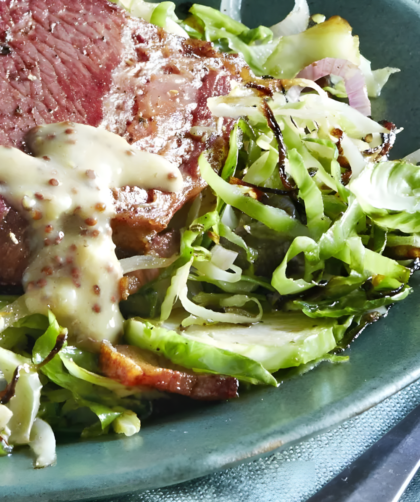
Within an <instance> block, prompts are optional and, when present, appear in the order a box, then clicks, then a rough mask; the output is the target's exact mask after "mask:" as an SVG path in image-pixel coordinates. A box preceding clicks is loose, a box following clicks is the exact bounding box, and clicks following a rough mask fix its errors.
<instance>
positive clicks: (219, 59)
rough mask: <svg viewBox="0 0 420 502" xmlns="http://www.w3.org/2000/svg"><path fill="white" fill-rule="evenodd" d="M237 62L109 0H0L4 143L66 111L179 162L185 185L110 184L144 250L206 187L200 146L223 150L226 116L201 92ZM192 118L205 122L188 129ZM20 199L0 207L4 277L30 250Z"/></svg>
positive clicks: (124, 232)
mask: <svg viewBox="0 0 420 502" xmlns="http://www.w3.org/2000/svg"><path fill="white" fill-rule="evenodd" d="M242 71H245V72H246V71H247V68H246V67H245V66H244V64H243V62H242V60H241V59H240V58H238V57H236V56H226V55H222V54H220V53H218V52H216V51H215V50H214V49H213V47H212V45H211V44H209V43H207V42H201V41H193V40H185V39H182V38H180V37H177V36H174V35H170V34H168V33H166V32H165V31H164V30H162V29H161V28H157V27H155V26H153V25H150V24H148V23H145V22H143V21H141V20H138V19H133V18H131V17H129V16H128V15H126V13H125V12H123V11H122V10H121V9H119V8H117V7H116V6H115V5H113V4H111V3H110V2H108V1H107V0H3V1H1V2H0V74H1V79H0V104H1V106H0V144H1V145H5V146H7V145H10V146H16V147H18V148H22V149H25V148H26V149H28V147H27V145H26V143H25V137H26V135H27V133H28V132H29V131H30V129H31V128H32V127H34V126H36V125H39V124H43V123H53V122H60V121H65V120H69V121H74V122H79V123H84V124H90V125H93V126H100V127H106V128H107V129H109V130H110V131H112V132H115V133H117V134H119V135H121V136H123V137H125V138H126V139H127V140H128V141H129V142H130V143H131V144H132V145H133V146H134V147H136V148H140V149H144V150H147V151H149V152H153V153H158V154H160V155H163V156H165V157H166V158H167V159H169V160H170V161H171V162H174V163H176V164H177V165H178V166H179V167H180V169H181V171H182V173H183V176H184V182H185V183H184V190H183V191H182V192H181V193H177V194H168V193H163V192H160V191H158V190H150V191H148V192H146V191H144V190H142V189H139V188H137V187H125V188H124V187H123V188H116V190H115V193H114V194H115V199H116V207H117V211H118V215H117V217H116V218H115V220H114V221H113V230H114V240H115V242H116V244H117V246H119V247H121V248H123V249H126V250H128V251H130V252H132V253H139V252H140V253H141V252H147V251H148V249H149V247H150V243H151V242H152V240H153V238H154V236H155V235H156V234H157V233H158V232H160V231H161V230H163V229H164V228H165V227H166V226H167V224H168V222H169V220H170V219H171V217H172V216H173V214H174V213H175V212H176V211H177V210H178V209H179V208H180V207H181V206H182V205H183V204H184V203H185V202H186V201H187V200H189V199H190V198H191V197H194V196H195V195H196V194H197V193H199V192H200V191H201V190H202V189H203V187H204V185H205V184H204V182H203V180H202V179H201V178H200V176H199V173H198V167H197V159H198V156H199V154H200V153H201V152H202V151H203V150H204V149H206V148H211V149H212V152H213V155H212V162H213V164H214V167H215V168H217V167H218V166H220V164H221V163H222V161H223V159H224V158H225V155H226V150H227V138H228V134H229V130H230V127H231V124H230V123H229V122H227V121H225V123H219V124H217V126H218V127H216V123H215V121H214V119H213V118H212V117H211V114H210V112H209V110H208V108H207V98H208V97H210V96H215V95H221V94H227V93H228V92H229V90H230V86H231V81H232V80H233V79H238V78H240V75H241V72H242ZM194 126H199V127H204V128H207V129H198V130H197V129H195V130H194V129H193V132H194V134H191V132H190V131H191V128H192V127H194ZM0 181H1V180H0ZM3 205H4V203H3ZM17 211H19V208H12V209H10V208H9V207H6V208H5V209H4V210H3V213H7V215H6V214H5V217H4V218H1V215H0V220H1V226H0V255H1V256H2V263H1V267H0V284H18V283H20V280H21V276H22V271H23V270H24V268H25V266H26V264H27V260H28V257H29V254H30V250H29V245H28V243H29V239H28V230H27V228H26V226H25V224H24V220H22V218H21V217H20V216H19V215H18V214H17Z"/></svg>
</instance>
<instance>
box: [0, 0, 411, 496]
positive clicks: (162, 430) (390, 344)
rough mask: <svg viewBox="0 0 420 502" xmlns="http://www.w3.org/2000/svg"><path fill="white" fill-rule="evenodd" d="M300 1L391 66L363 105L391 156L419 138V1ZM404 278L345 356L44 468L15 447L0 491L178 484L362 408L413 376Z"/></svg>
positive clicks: (274, 6) (103, 441) (67, 447)
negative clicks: (388, 132)
mask: <svg viewBox="0 0 420 502" xmlns="http://www.w3.org/2000/svg"><path fill="white" fill-rule="evenodd" d="M178 3H181V2H179V1H178ZM200 3H207V4H208V5H212V6H215V7H218V4H217V3H216V2H214V3H211V2H210V1H209V0H207V1H204V2H203V1H202V2H200ZM309 5H310V8H311V12H312V13H313V14H314V13H317V12H322V13H324V14H326V15H327V16H331V15H334V14H339V15H341V16H342V17H344V18H346V19H347V20H348V21H349V22H350V24H351V25H352V26H353V30H354V33H356V34H358V35H359V36H360V39H361V51H362V53H363V54H364V55H365V56H366V57H367V58H368V59H370V60H372V62H373V67H374V68H379V67H383V66H394V67H398V68H401V70H402V71H401V73H399V74H397V75H393V76H392V77H391V80H390V82H389V83H388V85H387V86H386V88H385V91H384V93H383V96H382V97H381V98H380V99H378V100H376V101H375V102H374V103H373V116H374V118H375V119H376V120H381V119H387V120H390V121H392V122H394V123H396V124H397V125H398V126H399V127H404V128H405V130H404V132H402V133H401V134H400V135H399V136H398V138H397V143H396V147H395V148H394V152H393V155H392V156H393V157H394V158H397V157H400V156H404V155H406V154H408V153H409V152H411V151H413V150H415V149H417V148H420V127H419V119H420V98H419V94H420V84H419V82H420V51H419V50H418V47H419V45H420V4H419V3H418V2H416V1H414V0H400V1H397V0H371V1H369V2H366V0H363V1H356V0H352V1H351V2H349V1H348V0H326V1H322V0H314V1H309ZM291 7H292V1H291V0H287V1H286V0H259V1H255V0H244V2H243V4H242V20H243V22H244V23H245V24H247V25H248V26H251V27H254V26H256V25H257V23H259V24H265V25H268V26H270V25H271V24H272V23H273V21H277V20H280V19H281V18H282V16H284V15H285V14H286V13H287V12H288V11H289V10H290V9H291ZM411 285H412V286H413V287H414V293H413V294H412V295H411V296H409V298H408V299H407V300H405V301H403V302H402V303H400V304H398V305H396V306H395V307H393V308H392V309H391V311H390V313H389V315H388V317H387V318H386V319H383V320H381V321H380V322H378V323H376V324H375V325H373V326H371V327H369V328H368V329H367V330H366V331H365V332H364V333H363V334H362V335H361V337H360V338H359V339H358V340H356V341H355V342H354V343H353V344H352V347H351V349H350V350H349V351H348V352H349V355H350V356H351V357H350V362H348V363H346V364H341V365H331V364H326V363H324V364H322V365H321V366H319V367H318V368H316V369H315V370H314V371H311V372H309V373H307V374H305V375H303V376H301V377H298V378H295V379H291V380H288V381H286V382H285V383H284V384H283V385H281V386H280V387H279V388H277V389H274V388H259V389H257V390H255V391H253V392H250V393H245V394H243V395H242V396H241V398H240V399H238V400H236V401H232V402H226V403H221V404H217V405H209V406H208V407H202V408H200V409H197V410H194V411H188V412H185V413H180V414H177V415H175V416H170V417H167V418H165V419H159V420H158V421H155V422H153V423H152V424H148V425H147V426H144V427H143V429H142V430H141V432H140V434H138V435H137V436H134V437H132V438H124V439H121V438H119V437H115V436H114V437H105V438H100V439H97V440H91V441H84V442H82V441H81V442H77V443H70V444H60V445H59V447H58V462H57V465H55V466H54V467H50V468H47V469H43V470H34V469H33V467H32V459H31V457H30V455H29V452H27V451H26V450H22V451H20V452H19V453H17V454H15V455H13V456H12V457H11V458H2V459H0V473H1V474H0V494H1V495H0V497H1V499H2V500H3V501H14V502H15V501H17V500H19V501H28V502H29V501H31V502H35V501H43V502H46V501H48V500H62V501H69V500H77V499H83V498H87V497H99V496H107V495H108V496H111V495H115V494H122V493H125V492H129V491H133V490H140V489H150V488H157V487H160V486H165V485H169V484H173V483H179V482H181V481H185V480H188V479H192V478H194V477H198V476H202V475H204V474H208V473H209V472H212V471H214V470H216V469H221V468H224V467H227V466H231V465H234V464H235V463H238V462H243V461H245V460H246V459H249V458H251V457H253V456H256V455H263V454H267V453H269V452H272V451H273V450H275V449H276V448H279V447H281V446H283V445H285V444H287V443H290V442H291V441H296V440H300V439H303V438H305V437H307V436H309V435H312V434H314V433H316V432H318V431H321V430H323V429H326V428H328V427H331V426H333V425H335V424H337V423H339V422H341V421H343V420H345V419H347V418H350V417H351V416H354V415H356V414H358V413H361V412H363V411H364V410H366V409H368V408H370V407H371V406H374V405H375V404H377V403H378V402H380V401H381V400H383V399H385V398H386V397H388V396H390V395H391V394H393V393H395V392H397V391H398V390H399V389H401V388H402V387H404V386H406V385H408V384H409V383H411V382H413V381H414V380H416V379H417V378H419V377H420V309H419V305H420V272H418V273H417V274H416V275H415V276H414V277H413V278H412V280H411Z"/></svg>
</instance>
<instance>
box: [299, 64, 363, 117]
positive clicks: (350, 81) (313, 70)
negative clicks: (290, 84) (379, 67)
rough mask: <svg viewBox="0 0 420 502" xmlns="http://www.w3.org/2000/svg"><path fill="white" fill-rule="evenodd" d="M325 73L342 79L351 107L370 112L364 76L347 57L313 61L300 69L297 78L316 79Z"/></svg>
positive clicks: (324, 75) (361, 111)
mask: <svg viewBox="0 0 420 502" xmlns="http://www.w3.org/2000/svg"><path fill="white" fill-rule="evenodd" d="M327 75H335V76H336V77H341V78H342V79H343V80H344V85H345V86H346V92H347V96H348V98H349V104H350V106H351V107H353V108H355V109H356V110H358V111H359V112H360V113H363V115H366V116H367V117H368V116H369V115H370V114H371V106H370V101H369V98H368V94H367V89H366V82H365V77H364V76H363V73H362V72H361V71H360V69H359V68H358V67H357V66H356V65H355V64H354V63H352V62H351V61H348V60H347V59H334V58H325V59H321V60H319V61H315V62H314V63H312V64H310V65H309V66H307V67H306V68H304V69H303V70H302V71H300V72H299V73H298V75H297V78H306V79H309V80H313V81H316V80H318V79H320V78H322V77H326V76H327Z"/></svg>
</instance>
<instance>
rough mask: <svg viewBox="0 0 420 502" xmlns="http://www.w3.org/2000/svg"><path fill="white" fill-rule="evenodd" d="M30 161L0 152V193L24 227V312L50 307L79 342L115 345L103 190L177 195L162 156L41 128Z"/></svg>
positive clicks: (108, 213)
mask: <svg viewBox="0 0 420 502" xmlns="http://www.w3.org/2000/svg"><path fill="white" fill-rule="evenodd" d="M28 144H29V147H30V149H31V152H32V153H33V157H32V156H30V155H27V154H25V153H23V152H22V151H20V150H17V149H15V148H6V147H0V194H1V195H3V196H4V198H5V199H6V200H7V201H8V202H9V203H10V204H11V205H13V206H14V207H15V208H16V209H17V210H19V211H21V212H22V213H23V214H25V215H26V216H27V219H28V221H30V223H31V229H32V245H33V260H32V262H31V264H30V265H29V267H28V268H27V270H26V272H25V274H24V277H23V286H24V288H25V291H26V293H25V299H26V305H27V307H28V309H29V311H30V312H32V313H42V314H45V313H46V312H47V310H48V309H51V310H52V311H53V312H54V314H55V315H56V316H57V318H58V321H59V323H61V324H62V325H63V326H66V327H67V328H68V329H69V331H70V333H71V334H73V335H74V336H75V337H76V338H77V339H78V340H79V341H81V340H84V339H87V338H91V339H94V340H104V339H106V340H110V341H111V342H114V341H116V339H117V337H118V335H119V334H120V333H121V331H122V322H123V318H122V316H121V313H120V311H119V308H118V302H119V299H120V292H119V280H120V279H121V277H122V276H123V272H122V268H121V266H120V264H119V261H118V259H117V257H116V255H115V246H114V243H113V242H112V230H111V226H110V221H111V218H112V217H113V216H114V215H115V207H114V199H113V196H112V192H111V190H110V189H111V188H117V187H121V186H125V185H135V186H138V187H141V188H144V189H151V188H158V189H161V190H162V191H165V192H174V191H178V190H181V188H182V186H183V180H182V175H181V173H180V172H179V170H178V169H177V168H176V167H175V166H174V165H173V164H171V163H170V162H168V161H167V160H165V159H164V158H163V157H161V156H159V155H155V154H151V153H147V152H142V151H139V150H133V149H132V148H131V147H130V145H129V144H128V143H127V142H126V141H125V140H124V139H123V138H121V137H120V136H117V135H116V134H112V133H110V132H108V131H106V130H104V129H96V128H94V127H91V126H86V125H81V124H72V123H69V122H65V123H61V124H51V125H44V126H40V127H38V128H36V129H35V130H34V131H33V132H32V135H31V137H30V139H29V142H28Z"/></svg>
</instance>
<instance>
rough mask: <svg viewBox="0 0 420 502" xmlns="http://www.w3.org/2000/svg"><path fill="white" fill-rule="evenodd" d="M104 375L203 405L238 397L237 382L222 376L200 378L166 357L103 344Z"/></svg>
mask: <svg viewBox="0 0 420 502" xmlns="http://www.w3.org/2000/svg"><path fill="white" fill-rule="evenodd" d="M99 364H100V368H101V371H102V372H103V373H104V374H105V375H106V376H107V377H109V378H112V379H113V380H117V381H119V382H121V383H122V384H123V385H126V386H128V387H136V386H139V385H142V386H147V387H153V388H155V389H158V390H161V391H166V392H172V393H175V394H182V395H183V396H189V397H191V398H193V399H200V400H203V401H219V400H223V399H231V398H234V397H237V396H238V380H237V379H236V378H233V377H228V376H223V375H209V374H205V373H201V374H197V373H194V372H192V371H189V370H187V369H185V368H181V367H179V366H174V365H172V364H171V363H170V361H168V360H167V359H166V358H164V357H160V356H156V355H155V354H153V353H152V352H149V351H147V350H142V349H139V348H138V347H132V346H128V345H118V346H117V347H113V346H112V345H111V344H110V343H109V342H107V341H104V342H102V345H101V351H100V355H99Z"/></svg>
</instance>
